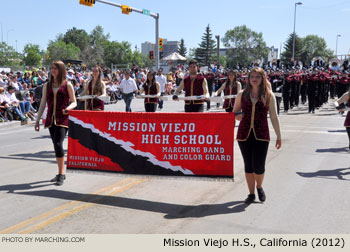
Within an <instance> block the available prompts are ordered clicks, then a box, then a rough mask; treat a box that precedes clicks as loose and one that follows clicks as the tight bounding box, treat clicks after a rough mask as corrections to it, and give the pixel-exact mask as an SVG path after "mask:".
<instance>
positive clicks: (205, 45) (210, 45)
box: [195, 25, 216, 66]
mask: <svg viewBox="0 0 350 252" xmlns="http://www.w3.org/2000/svg"><path fill="white" fill-rule="evenodd" d="M215 47H216V43H215V40H214V39H213V35H212V33H211V30H210V27H209V25H208V26H207V27H206V29H205V33H204V35H203V36H202V42H201V43H200V44H199V47H198V48H197V49H196V52H195V59H196V60H197V61H198V63H199V64H200V65H203V66H208V65H209V64H210V63H211V62H213V61H214V59H215Z"/></svg>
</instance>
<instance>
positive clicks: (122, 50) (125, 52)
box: [103, 41, 132, 66]
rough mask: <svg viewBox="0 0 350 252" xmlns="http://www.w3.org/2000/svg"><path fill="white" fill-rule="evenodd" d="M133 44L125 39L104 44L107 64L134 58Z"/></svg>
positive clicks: (104, 57)
mask: <svg viewBox="0 0 350 252" xmlns="http://www.w3.org/2000/svg"><path fill="white" fill-rule="evenodd" d="M131 55H132V51H131V44H130V43H129V42H126V41H123V42H121V43H120V42H118V41H106V42H105V45H104V53H103V60H104V62H105V64H106V65H107V66H110V65H111V64H124V63H127V62H126V61H127V59H130V60H131V58H132V56H131Z"/></svg>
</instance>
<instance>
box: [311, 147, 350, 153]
mask: <svg viewBox="0 0 350 252" xmlns="http://www.w3.org/2000/svg"><path fill="white" fill-rule="evenodd" d="M316 152H318V153H324V152H333V153H338V152H342V153H349V147H342V148H328V149H317V150H316Z"/></svg>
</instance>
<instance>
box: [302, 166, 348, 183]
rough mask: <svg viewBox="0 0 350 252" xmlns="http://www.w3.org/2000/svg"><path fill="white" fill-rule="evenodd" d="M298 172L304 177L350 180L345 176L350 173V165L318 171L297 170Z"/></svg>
mask: <svg viewBox="0 0 350 252" xmlns="http://www.w3.org/2000/svg"><path fill="white" fill-rule="evenodd" d="M343 171H344V172H343ZM297 174H298V175H299V176H301V177H304V178H325V179H339V180H347V181H350V179H346V178H344V176H346V175H350V167H348V168H339V169H334V170H320V171H317V172H297Z"/></svg>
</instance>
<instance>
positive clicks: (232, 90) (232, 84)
mask: <svg viewBox="0 0 350 252" xmlns="http://www.w3.org/2000/svg"><path fill="white" fill-rule="evenodd" d="M227 75H228V80H227V81H226V82H225V83H224V84H222V86H221V87H220V88H219V90H218V91H216V93H215V96H218V95H220V94H221V92H222V91H224V95H225V96H226V95H236V94H238V93H239V92H240V91H241V89H242V85H241V83H240V82H239V81H237V74H236V72H235V71H233V70H229V71H228V73H227ZM234 104H235V98H230V99H225V101H224V105H223V106H222V107H223V108H224V109H225V110H226V112H232V110H233V106H234Z"/></svg>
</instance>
